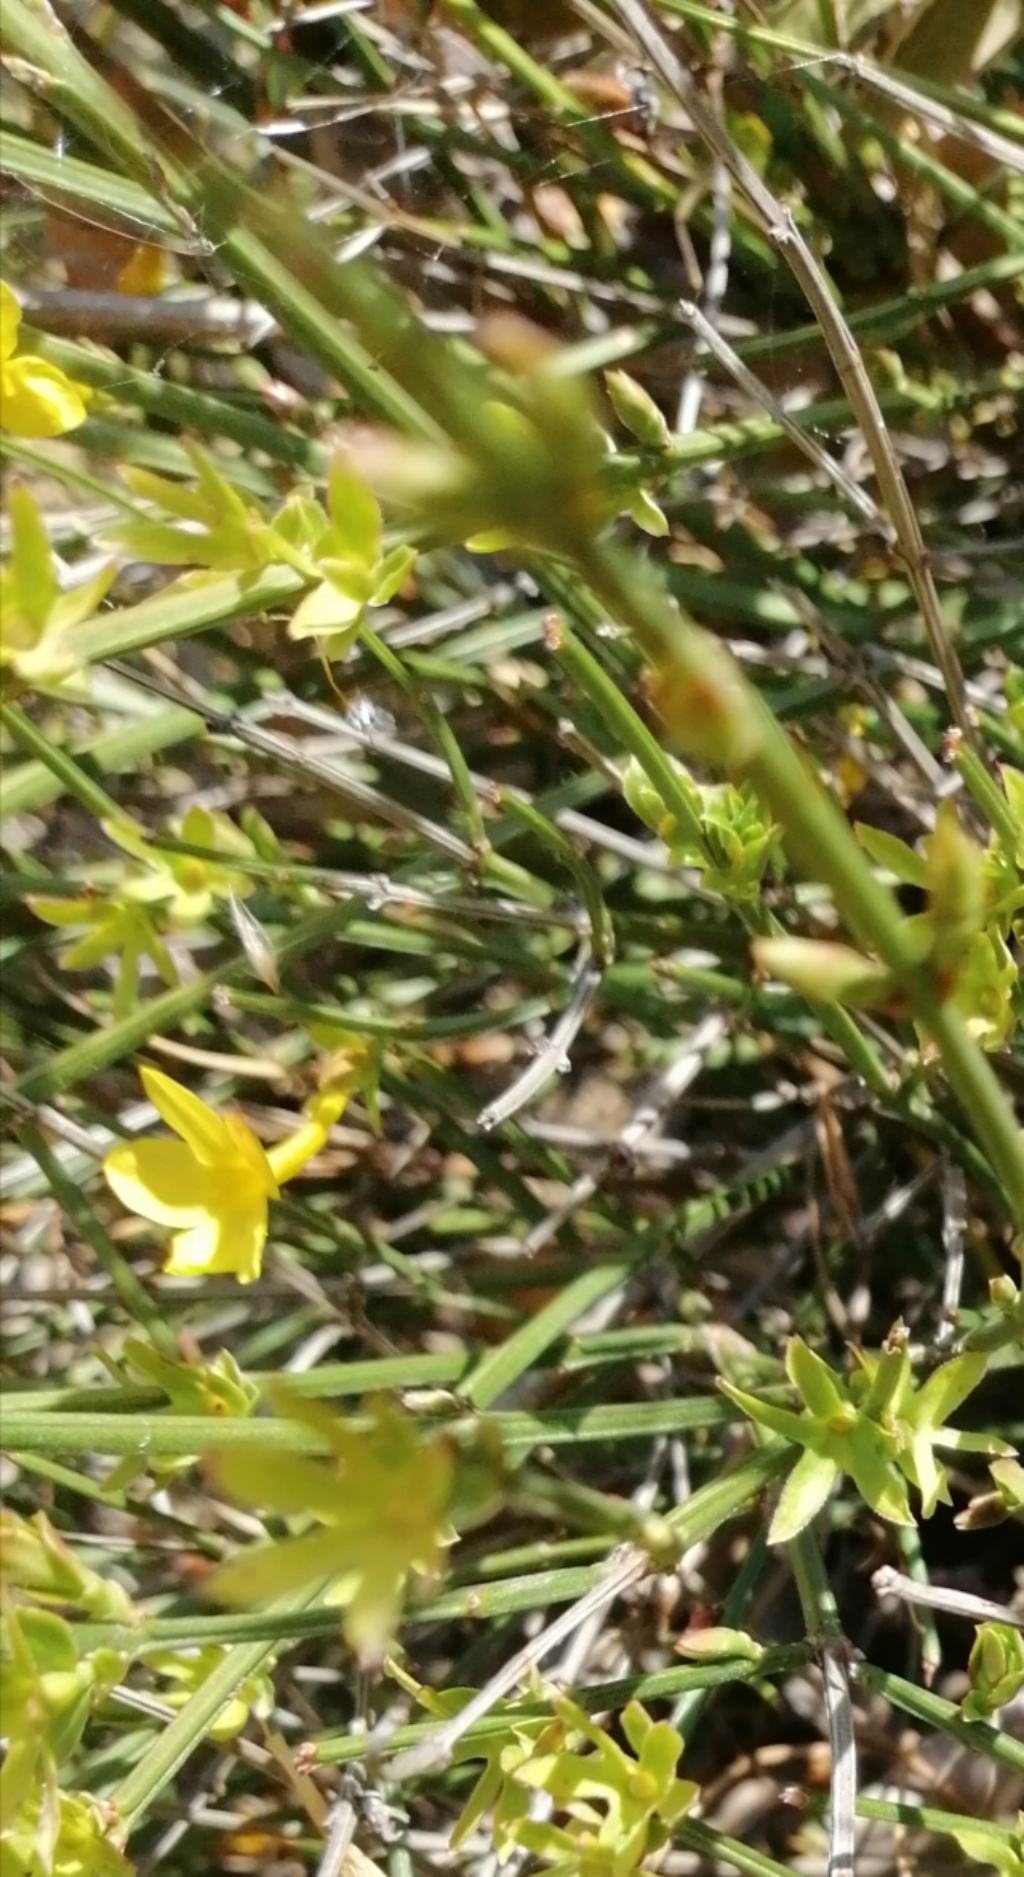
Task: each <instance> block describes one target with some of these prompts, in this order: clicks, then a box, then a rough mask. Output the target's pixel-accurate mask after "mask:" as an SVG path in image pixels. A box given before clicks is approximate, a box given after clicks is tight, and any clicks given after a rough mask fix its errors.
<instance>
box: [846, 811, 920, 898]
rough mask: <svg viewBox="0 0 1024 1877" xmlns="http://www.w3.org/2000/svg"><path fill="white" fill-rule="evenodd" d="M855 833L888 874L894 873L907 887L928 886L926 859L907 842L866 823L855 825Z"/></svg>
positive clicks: (856, 823) (861, 822)
mask: <svg viewBox="0 0 1024 1877" xmlns="http://www.w3.org/2000/svg"><path fill="white" fill-rule="evenodd" d="M854 833H855V834H856V836H857V839H858V841H859V842H860V844H861V846H862V847H863V848H865V849H866V850H867V852H868V853H869V854H870V856H871V858H872V860H875V861H877V862H878V865H879V866H880V867H884V868H885V869H886V871H887V872H888V873H894V874H895V875H896V878H897V880H902V881H903V883H904V885H905V886H920V887H924V886H925V885H926V884H927V878H928V869H927V865H926V862H925V860H924V857H923V855H921V854H915V852H914V850H913V848H912V847H908V846H907V843H906V841H901V840H899V839H898V838H897V836H896V835H895V834H888V833H887V832H886V830H885V829H884V828H872V827H870V826H869V825H868V824H867V823H866V822H864V821H857V822H855V823H854Z"/></svg>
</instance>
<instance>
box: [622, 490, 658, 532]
mask: <svg viewBox="0 0 1024 1877" xmlns="http://www.w3.org/2000/svg"><path fill="white" fill-rule="evenodd" d="M626 513H627V514H628V515H629V517H630V520H631V521H634V522H635V523H636V525H637V527H638V528H639V529H641V530H642V532H643V533H644V534H649V535H653V536H654V538H655V540H663V539H664V537H665V535H667V534H668V532H669V525H668V517H667V515H666V514H665V512H664V510H663V509H662V508H659V506H658V504H657V502H656V501H655V499H654V497H653V495H649V494H648V492H647V490H646V489H634V490H633V491H632V493H631V494H630V497H629V500H628V501H627V503H626Z"/></svg>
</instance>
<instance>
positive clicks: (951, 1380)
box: [904, 1354, 988, 1428]
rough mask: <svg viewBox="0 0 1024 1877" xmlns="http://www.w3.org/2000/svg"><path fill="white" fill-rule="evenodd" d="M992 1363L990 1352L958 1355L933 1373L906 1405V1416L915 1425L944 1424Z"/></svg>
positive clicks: (934, 1425)
mask: <svg viewBox="0 0 1024 1877" xmlns="http://www.w3.org/2000/svg"><path fill="white" fill-rule="evenodd" d="M987 1367H988V1357H987V1355H982V1354H979V1355H966V1356H954V1358H953V1360H952V1362H944V1363H943V1364H942V1366H941V1368H938V1369H936V1370H935V1372H934V1374H933V1375H929V1377H928V1380H927V1381H926V1382H925V1383H924V1384H923V1386H922V1387H921V1388H919V1389H918V1390H917V1392H916V1394H915V1395H914V1396H913V1397H912V1399H911V1401H910V1403H909V1406H908V1407H907V1409H905V1411H904V1412H905V1415H906V1418H907V1419H908V1420H910V1421H912V1423H913V1425H914V1426H915V1427H929V1428H933V1427H934V1428H937V1427H942V1425H943V1423H944V1422H945V1421H947V1420H948V1419H949V1416H950V1415H951V1414H955V1413H956V1410H957V1408H959V1407H960V1406H961V1405H962V1404H963V1402H965V1401H966V1400H967V1397H968V1395H972V1394H973V1393H974V1390H975V1389H976V1388H977V1386H978V1384H979V1382H981V1381H982V1379H983V1377H984V1375H985V1371H986V1369H987Z"/></svg>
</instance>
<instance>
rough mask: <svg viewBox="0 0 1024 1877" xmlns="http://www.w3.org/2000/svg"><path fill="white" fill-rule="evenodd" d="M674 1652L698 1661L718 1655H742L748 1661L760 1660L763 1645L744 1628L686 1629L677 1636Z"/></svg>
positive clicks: (762, 1653)
mask: <svg viewBox="0 0 1024 1877" xmlns="http://www.w3.org/2000/svg"><path fill="white" fill-rule="evenodd" d="M676 1654H677V1655H685V1656H686V1657H687V1659H688V1660H690V1661H695V1662H700V1661H705V1660H709V1659H715V1658H717V1657H719V1656H742V1657H744V1658H745V1660H746V1661H748V1662H760V1660H761V1657H762V1656H763V1655H764V1647H763V1645H762V1644H761V1643H759V1642H755V1641H754V1638H753V1636H748V1635H747V1632H746V1630H744V1629H723V1628H720V1627H717V1626H714V1627H712V1628H710V1629H688V1630H685V1631H684V1632H683V1634H682V1635H681V1636H680V1637H678V1638H677V1641H676Z"/></svg>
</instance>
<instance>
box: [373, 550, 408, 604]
mask: <svg viewBox="0 0 1024 1877" xmlns="http://www.w3.org/2000/svg"><path fill="white" fill-rule="evenodd" d="M415 564H416V549H415V548H414V547H407V546H404V545H399V546H398V547H393V548H392V549H391V550H390V552H389V553H387V554H385V556H384V559H383V560H382V561H381V563H380V566H379V567H378V569H377V574H376V585H375V587H374V589H373V598H372V600H371V602H370V604H371V605H372V606H385V605H386V604H387V602H388V600H390V599H393V598H394V596H395V594H396V593H397V592H398V589H399V587H400V586H401V585H402V584H403V582H404V580H405V577H406V575H407V574H408V572H409V569H410V568H411V567H413V566H415Z"/></svg>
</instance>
